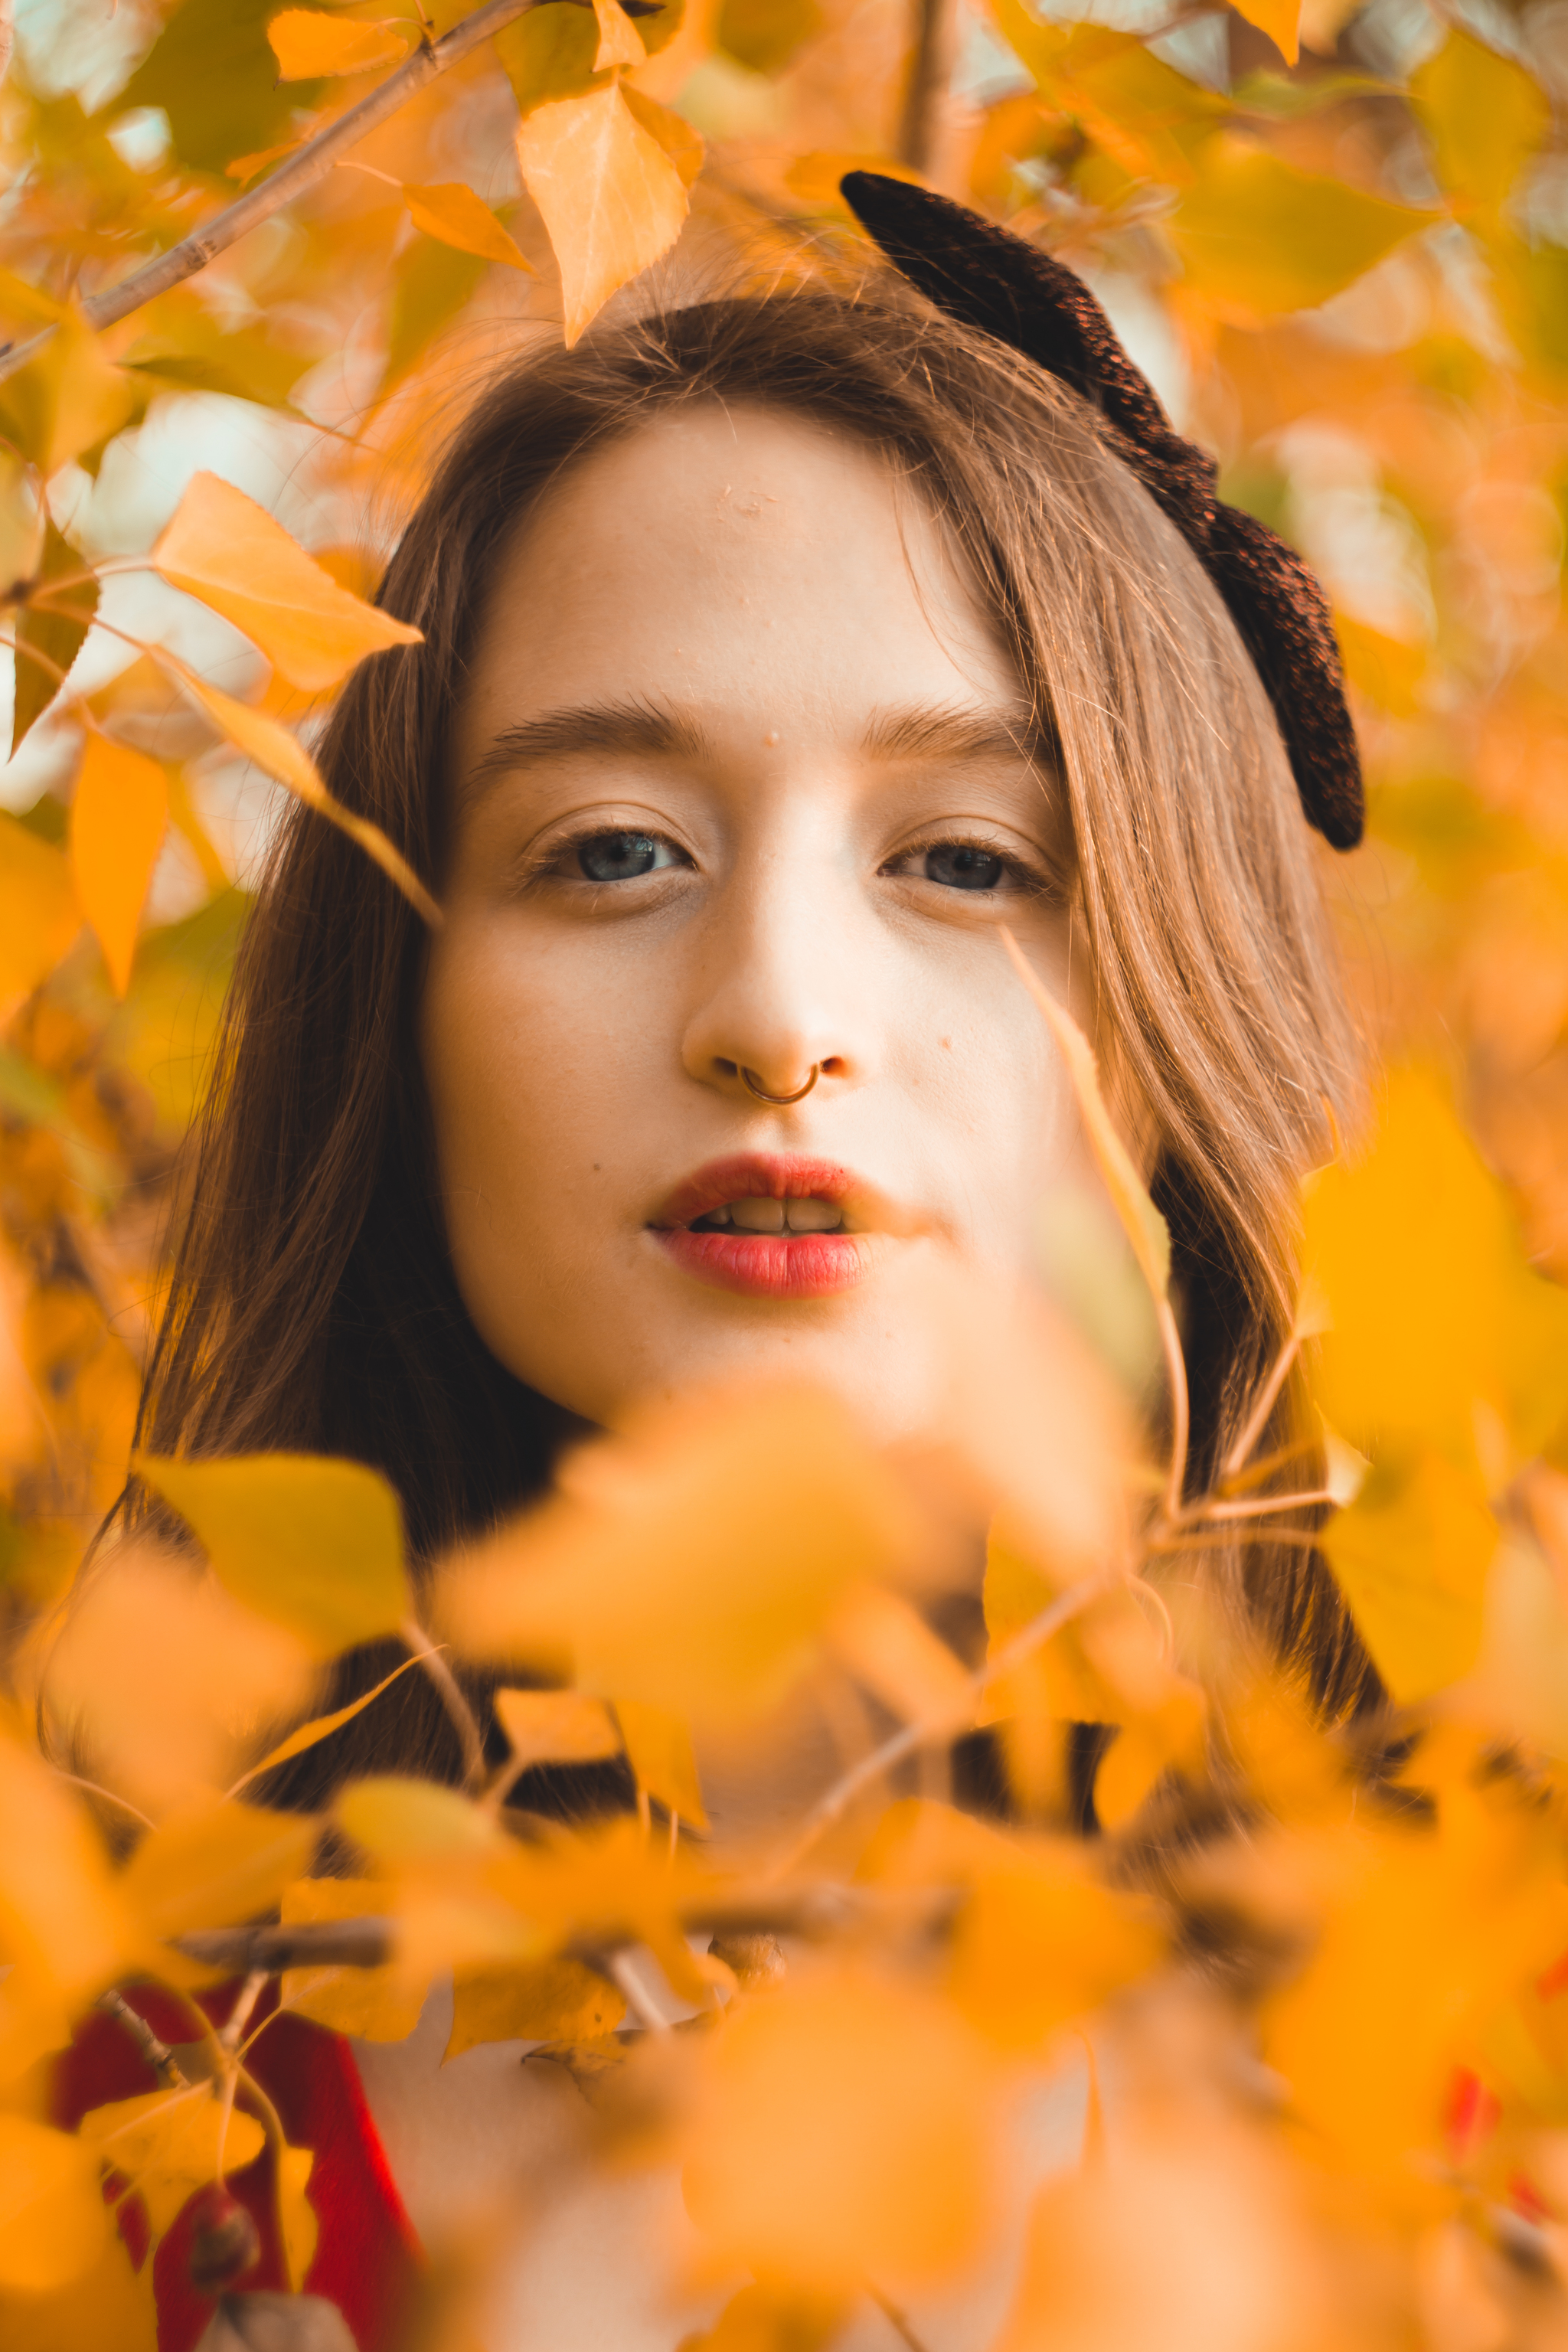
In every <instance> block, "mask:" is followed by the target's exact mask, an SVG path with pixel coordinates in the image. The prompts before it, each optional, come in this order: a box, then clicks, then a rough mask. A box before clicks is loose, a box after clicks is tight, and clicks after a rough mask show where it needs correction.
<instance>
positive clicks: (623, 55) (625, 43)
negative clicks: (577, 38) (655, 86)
mask: <svg viewBox="0 0 1568 2352" xmlns="http://www.w3.org/2000/svg"><path fill="white" fill-rule="evenodd" d="M594 14H595V16H596V17H597V19H598V24H599V46H598V47H597V49H596V50H595V53H594V71H595V73H607V72H608V71H609V70H610V68H612V67H613V66H640V65H644V64H646V63H647V50H646V49H645V48H644V47H643V45H642V43H641V42H640V41H639V40H638V38H637V26H635V25H634V24H633V23H632V20H631V18H630V17H629V16H627V15H626V10H625V9H624V8H623V7H622V6H621V5H620V0H594Z"/></svg>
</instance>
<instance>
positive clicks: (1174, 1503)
mask: <svg viewBox="0 0 1568 2352" xmlns="http://www.w3.org/2000/svg"><path fill="white" fill-rule="evenodd" d="M1151 1295H1152V1297H1153V1299H1154V1315H1155V1319H1156V1321H1157V1322H1158V1324H1159V1327H1160V1346H1161V1349H1162V1350H1163V1354H1164V1358H1165V1381H1166V1384H1167V1386H1168V1387H1169V1389H1170V1391H1171V1462H1170V1467H1169V1469H1168V1470H1167V1472H1166V1474H1165V1501H1164V1514H1165V1517H1166V1518H1167V1519H1176V1518H1179V1517H1181V1511H1182V1497H1183V1496H1184V1493H1185V1492H1186V1485H1187V1447H1188V1445H1189V1444H1190V1443H1191V1440H1192V1403H1191V1400H1190V1398H1189V1396H1188V1393H1187V1360H1186V1356H1185V1355H1184V1352H1183V1349H1182V1335H1181V1331H1180V1329H1179V1328H1177V1323H1176V1310H1175V1308H1174V1307H1173V1306H1172V1304H1171V1302H1170V1300H1169V1299H1168V1298H1167V1297H1164V1296H1163V1294H1161V1293H1152V1294H1151Z"/></svg>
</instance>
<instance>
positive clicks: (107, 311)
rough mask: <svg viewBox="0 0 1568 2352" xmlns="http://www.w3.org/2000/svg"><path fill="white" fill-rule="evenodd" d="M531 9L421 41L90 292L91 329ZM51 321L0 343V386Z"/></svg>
mask: <svg viewBox="0 0 1568 2352" xmlns="http://www.w3.org/2000/svg"><path fill="white" fill-rule="evenodd" d="M535 5H537V0H489V6H488V7H484V8H478V9H476V10H475V12H474V14H473V15H472V16H466V17H465V18H464V19H463V21H462V23H461V24H460V25H454V26H453V27H452V30H451V31H450V32H449V33H447V35H445V37H443V38H442V39H441V40H439V41H423V40H422V41H421V43H420V45H419V47H417V48H416V49H415V50H414V52H413V54H412V55H411V56H410V57H409V58H408V60H407V62H406V63H405V64H404V65H401V66H399V67H398V68H397V70H396V72H395V73H393V74H389V75H388V76H387V78H386V79H385V80H384V82H382V83H381V84H380V85H379V86H378V87H377V88H376V89H373V90H372V91H371V92H370V94H369V96H368V97H366V98H362V99H361V100H360V102H359V104H358V105H357V106H351V107H350V109H349V110H348V112H347V113H346V114H341V115H339V117H338V119H337V121H335V122H331V123H329V124H328V125H327V127H326V129H325V130H324V131H318V132H317V134H316V136H315V138H313V139H310V140H307V142H305V144H304V146H303V147H301V148H300V149H299V150H298V151H297V152H295V154H294V155H293V156H291V157H290V158H289V161H288V162H287V163H280V164H279V167H278V169H277V171H276V172H274V173H273V174H272V176H271V178H270V179H268V180H263V181H262V183H261V184H260V186H259V187H257V188H253V189H251V190H250V191H249V193H248V194H246V195H242V196H239V197H237V199H236V200H235V202H234V203H233V204H232V205H226V206H225V208H224V210H223V211H222V212H220V213H218V214H217V215H216V216H215V217H214V218H213V219H212V220H210V221H208V222H207V223H206V225H205V227H202V228H198V229H194V230H193V231H192V233H191V235H190V236H187V237H184V238H182V239H181V241H180V243H179V244H178V245H174V246H171V247H170V248H169V250H168V252H167V253H161V254H158V255H157V256H155V257H154V258H153V260H151V261H148V262H144V263H143V264H142V268H140V269H133V270H132V272H131V275H130V277H129V278H121V281H120V283H119V285H118V286H111V287H110V288H109V289H107V291H106V292H104V293H102V294H89V296H88V298H87V299H86V301H85V302H83V303H82V305H81V311H82V315H83V317H84V318H85V319H86V320H87V322H88V324H89V327H94V328H103V327H111V326H113V324H114V323H115V321H116V320H119V319H125V318H129V316H130V315H131V313H132V310H140V309H141V308H142V304H143V302H151V301H152V300H153V297H154V296H155V295H158V294H166V293H167V292H168V290H169V289H170V287H171V286H179V285H182V284H183V283H184V280H185V279H186V278H194V277H195V274H196V272H197V270H198V269H205V268H206V266H207V264H208V262H209V261H214V260H216V257H217V256H218V255H219V254H220V253H226V251H227V250H228V248H229V247H230V246H231V245H233V244H235V243H236V242H237V239H238V238H240V237H242V236H245V235H246V234H247V231H248V230H250V229H253V228H256V227H258V226H259V225H260V224H261V222H263V221H264V220H269V219H270V218H271V216H272V215H273V214H274V213H275V212H277V211H279V209H280V207H281V206H282V205H286V204H288V203H289V201H290V199H291V198H293V197H295V196H298V195H302V194H303V193H304V191H305V190H306V189H307V188H313V187H314V186H315V184H316V183H317V181H318V180H322V179H325V177H326V175H327V173H329V172H330V171H331V168H332V166H333V164H334V163H336V162H337V160H338V157H339V156H340V155H341V154H342V152H344V150H345V149H346V148H349V147H354V146H357V145H358V143H359V142H360V141H361V140H362V139H363V138H364V137H365V136H366V135H367V133H368V132H370V131H374V130H375V129H377V128H378V126H379V125H380V124H382V123H383V122H384V121H387V119H388V117H389V116H391V115H394V114H395V113H396V112H397V111H398V110H399V108H401V107H403V106H405V105H406V104H407V103H408V100H410V99H411V98H413V97H415V96H416V94H417V93H418V91H420V90H422V89H425V88H426V85H427V84H428V83H430V82H432V81H434V80H435V79H436V77H437V74H443V73H445V72H446V71H447V68H449V67H451V66H455V65H458V64H460V63H461V61H462V59H463V58H466V57H468V56H470V55H471V54H472V52H473V51H474V50H475V49H477V48H478V47H479V46H480V45H481V43H483V42H485V41H488V40H489V38H490V37H491V35H492V34H494V33H499V32H500V31H502V30H503V29H504V27H505V26H508V25H510V23H511V22H512V20H513V18H514V17H517V16H522V15H523V14H524V13H525V12H526V11H527V10H528V9H530V8H531V7H533V6H535ZM57 323H58V322H57V321H55V320H51V321H50V323H49V324H48V325H47V327H42V328H40V329H39V331H38V332H37V334H36V335H29V336H28V338H27V340H26V342H25V343H6V344H4V345H0V383H4V382H5V378H6V377H7V376H10V375H14V374H15V373H16V370H17V369H18V368H20V367H26V364H27V362H28V361H29V360H30V359H33V358H34V357H35V356H36V355H37V353H38V352H40V351H42V350H43V348H44V346H45V344H46V343H47V341H48V340H49V337H50V336H51V335H52V334H53V333H54V331H55V327H56V324H57Z"/></svg>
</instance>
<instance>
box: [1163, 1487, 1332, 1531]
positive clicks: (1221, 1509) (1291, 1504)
mask: <svg viewBox="0 0 1568 2352" xmlns="http://www.w3.org/2000/svg"><path fill="white" fill-rule="evenodd" d="M1335 1499H1336V1498H1335V1496H1332V1495H1331V1493H1330V1492H1329V1489H1328V1488H1327V1487H1326V1486H1318V1487H1315V1488H1314V1489H1313V1490H1312V1492H1311V1493H1310V1494H1306V1495H1255V1496H1253V1497H1252V1498H1251V1500H1250V1501H1247V1502H1242V1503H1210V1502H1206V1501H1205V1502H1200V1503H1194V1505H1193V1507H1192V1508H1191V1509H1190V1510H1189V1511H1188V1513H1187V1517H1188V1519H1189V1520H1190V1521H1192V1522H1194V1523H1196V1522H1199V1521H1202V1520H1205V1519H1261V1518H1266V1517H1268V1513H1269V1512H1270V1511H1306V1510H1315V1509H1317V1508H1318V1507H1320V1506H1321V1505H1322V1504H1324V1503H1331V1502H1333V1501H1334V1500H1335Z"/></svg>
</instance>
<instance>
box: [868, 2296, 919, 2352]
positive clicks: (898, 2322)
mask: <svg viewBox="0 0 1568 2352" xmlns="http://www.w3.org/2000/svg"><path fill="white" fill-rule="evenodd" d="M866 2292H867V2294H868V2295H869V2296H870V2298H871V2301H872V2302H873V2303H874V2304H875V2305H876V2306H877V2308H878V2310H879V2312H880V2313H881V2315H882V2316H883V2318H884V2319H885V2320H886V2321H887V2323H888V2325H889V2327H890V2328H891V2329H892V2331H893V2333H894V2335H895V2336H899V2337H900V2339H901V2340H902V2342H904V2343H905V2344H907V2345H908V2346H909V2347H910V2352H926V2347H925V2346H924V2345H923V2344H922V2343H921V2339H920V2337H919V2336H917V2335H916V2334H915V2331H914V2329H913V2328H912V2327H911V2326H910V2323H909V2321H908V2320H907V2319H906V2318H905V2316H904V2315H903V2313H902V2312H901V2311H900V2309H899V2306H898V2305H897V2304H896V2303H890V2302H889V2300H888V2297H887V2296H886V2295H885V2294H883V2293H882V2290H881V2288H880V2287H877V2286H870V2285H868V2287H867V2289H866Z"/></svg>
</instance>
